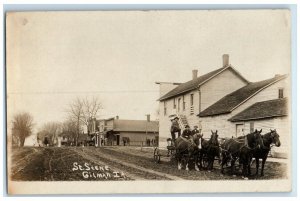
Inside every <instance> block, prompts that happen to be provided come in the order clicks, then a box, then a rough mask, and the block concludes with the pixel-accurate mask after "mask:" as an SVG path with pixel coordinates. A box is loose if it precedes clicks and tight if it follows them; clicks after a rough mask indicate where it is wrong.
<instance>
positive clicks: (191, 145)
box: [175, 133, 201, 171]
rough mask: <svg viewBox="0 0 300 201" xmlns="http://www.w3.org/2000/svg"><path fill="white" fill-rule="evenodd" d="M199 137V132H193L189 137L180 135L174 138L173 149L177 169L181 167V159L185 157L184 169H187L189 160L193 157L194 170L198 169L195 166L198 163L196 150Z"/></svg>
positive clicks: (197, 149)
mask: <svg viewBox="0 0 300 201" xmlns="http://www.w3.org/2000/svg"><path fill="white" fill-rule="evenodd" d="M200 138H201V134H198V133H197V134H194V135H193V136H191V138H190V139H185V138H184V137H182V136H180V137H178V138H176V140H175V150H176V158H177V163H178V170H181V168H182V161H183V160H184V159H185V163H186V166H185V169H186V170H187V171H188V170H189V167H188V166H189V162H190V160H191V159H192V158H193V159H194V162H195V170H196V171H199V168H198V166H197V163H198V157H197V154H198V151H199V141H200Z"/></svg>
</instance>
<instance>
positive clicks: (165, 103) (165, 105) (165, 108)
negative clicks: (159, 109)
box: [164, 101, 167, 116]
mask: <svg viewBox="0 0 300 201" xmlns="http://www.w3.org/2000/svg"><path fill="white" fill-rule="evenodd" d="M164 115H165V116H166V115H167V102H166V101H164Z"/></svg>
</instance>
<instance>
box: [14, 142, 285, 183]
mask: <svg viewBox="0 0 300 201" xmlns="http://www.w3.org/2000/svg"><path fill="white" fill-rule="evenodd" d="M11 158H12V165H11V166H12V167H11V178H12V180H19V181H20V180H21V181H72V180H73V181H80V180H95V181H96V180H97V181H98V180H183V179H184V180H220V179H226V180H229V179H230V180H232V179H242V178H241V177H239V176H237V177H232V176H230V174H229V173H227V174H225V175H221V174H220V171H219V170H218V169H215V170H214V171H213V172H207V171H200V172H197V171H195V170H191V171H185V170H177V166H176V165H175V164H172V163H170V161H169V158H167V157H165V158H163V160H162V162H161V163H160V164H156V163H154V161H153V150H152V149H143V150H141V148H136V147H102V148H95V147H47V148H43V147H24V148H18V149H14V150H13V151H12V155H11ZM216 168H218V167H217V165H216ZM285 170H286V164H285V163H276V162H267V163H266V166H265V176H264V177H254V176H253V177H251V178H250V179H276V178H286V171H285ZM252 172H253V173H254V166H253V171H252Z"/></svg>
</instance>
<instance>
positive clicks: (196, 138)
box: [192, 133, 203, 149]
mask: <svg viewBox="0 0 300 201" xmlns="http://www.w3.org/2000/svg"><path fill="white" fill-rule="evenodd" d="M192 139H193V141H194V143H195V144H196V146H197V147H198V149H201V148H202V142H203V134H201V133H196V134H194V135H193V137H192Z"/></svg>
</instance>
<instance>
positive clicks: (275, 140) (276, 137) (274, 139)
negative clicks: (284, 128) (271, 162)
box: [270, 129, 281, 147]
mask: <svg viewBox="0 0 300 201" xmlns="http://www.w3.org/2000/svg"><path fill="white" fill-rule="evenodd" d="M270 131H271V132H270V136H271V138H272V143H273V144H275V146H276V147H280V145H281V142H280V140H279V135H278V133H277V131H276V129H274V130H272V129H270Z"/></svg>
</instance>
